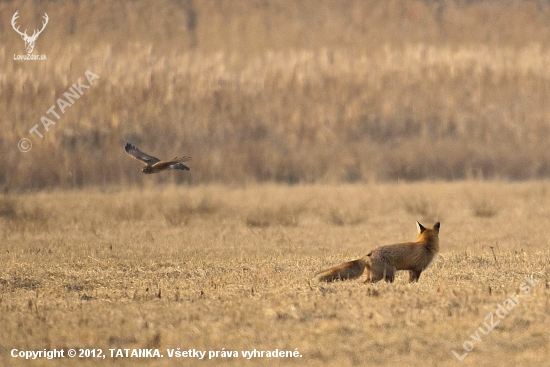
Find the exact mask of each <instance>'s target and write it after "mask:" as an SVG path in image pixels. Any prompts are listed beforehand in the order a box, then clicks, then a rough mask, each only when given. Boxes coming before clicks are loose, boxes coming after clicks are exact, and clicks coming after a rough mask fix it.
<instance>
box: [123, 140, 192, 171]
mask: <svg viewBox="0 0 550 367" xmlns="http://www.w3.org/2000/svg"><path fill="white" fill-rule="evenodd" d="M124 149H125V150H126V153H128V154H129V155H131V156H132V157H133V158H135V159H137V160H138V161H141V162H143V163H145V167H143V168H142V169H141V172H143V173H157V172H160V171H163V170H165V169H180V170H184V171H189V167H187V166H186V165H184V164H182V162H187V161H188V160H190V159H191V157H181V158H177V157H176V158H174V159H172V160H171V161H161V160H160V159H158V158H155V157H151V156H150V155H148V154H145V153H143V152H142V151H140V150H139V149H138V148H136V147H135V146H133V145H132V144H130V143H127V144H126V147H125V148H124Z"/></svg>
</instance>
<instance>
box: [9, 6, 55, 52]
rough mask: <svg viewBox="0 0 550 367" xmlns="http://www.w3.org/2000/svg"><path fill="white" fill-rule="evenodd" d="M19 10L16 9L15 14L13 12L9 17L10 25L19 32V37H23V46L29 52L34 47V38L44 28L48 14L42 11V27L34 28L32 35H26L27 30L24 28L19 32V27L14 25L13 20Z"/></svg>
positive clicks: (17, 16)
mask: <svg viewBox="0 0 550 367" xmlns="http://www.w3.org/2000/svg"><path fill="white" fill-rule="evenodd" d="M18 12H19V10H18V11H16V12H15V14H13V18H11V26H12V27H13V29H14V30H15V31H16V32H17V33H19V34H20V35H21V38H23V41H25V48H26V49H27V53H28V54H30V53H31V52H32V50H33V49H34V42H35V41H36V39H37V38H38V35H40V33H42V31H43V30H44V28H46V24H48V20H49V18H48V14H46V13H44V19H45V22H42V29H41V30H37V29H35V30H34V32H33V34H32V36H30V37H29V36H28V35H27V30H26V29H25V32H21V31H20V30H19V27H17V28H16V27H15V20H16V19H17V18H19V15H17V13H18Z"/></svg>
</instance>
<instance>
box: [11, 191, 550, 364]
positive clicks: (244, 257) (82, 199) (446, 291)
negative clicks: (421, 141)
mask: <svg viewBox="0 0 550 367" xmlns="http://www.w3.org/2000/svg"><path fill="white" fill-rule="evenodd" d="M549 190H550V187H549V184H548V183H547V182H530V183H517V184H502V183H481V182H468V183H464V182H459V183H443V184H442V183H417V184H383V185H350V184H348V185H337V186H327V185H312V186H301V185H295V186H282V185H260V186H255V185H254V186H250V187H246V188H228V187H227V186H198V187H192V188H185V187H181V186H178V187H175V186H168V187H163V188H160V189H158V190H150V189H147V190H142V191H141V190H137V189H134V190H131V191H128V190H118V189H117V190H110V191H108V192H101V191H98V190H91V189H88V190H85V191H68V192H67V191H65V192H59V193H36V194H25V195H19V196H9V197H6V196H4V197H2V198H1V200H0V224H1V225H2V228H4V229H5V230H3V231H2V233H1V237H0V263H1V264H2V269H1V271H0V325H2V333H0V362H1V364H2V365H3V366H28V365H30V364H31V362H29V361H25V360H21V359H13V358H11V357H9V353H10V352H11V349H12V348H18V349H20V350H24V349H41V348H52V349H53V348H57V349H61V348H78V347H81V348H85V347H90V348H102V349H103V350H104V351H105V352H107V351H108V348H159V349H160V350H161V352H162V353H163V354H164V355H165V358H164V359H162V360H150V359H141V360H140V359H116V360H113V359H111V358H107V359H106V360H103V359H101V360H94V359H91V360H79V361H78V362H76V361H74V360H68V359H65V360H56V361H55V363H51V364H48V363H45V361H37V362H36V361H35V362H33V364H32V365H72V366H74V365H117V366H135V365H155V366H158V365H160V366H169V365H175V364H178V365H179V364H182V365H228V366H240V365H254V366H258V365H262V366H279V365H284V366H286V365H292V366H304V365H307V366H352V365H356V366H365V365H369V366H370V365H391V366H404V365H407V366H453V365H454V366H459V365H464V366H470V365H476V366H495V365H498V366H542V365H545V364H547V361H548V358H549V357H550V351H549V349H548V348H549V347H548V346H549V345H550V344H549V337H548V325H549V324H550V316H549V315H550V300H549V296H550V289H549V284H548V283H549V277H548V275H549V274H548V271H549V268H548V264H549V262H550V252H549V250H548V245H549V242H548V236H547V232H546V231H545V228H546V227H547V224H548V220H549V218H550V191H549ZM436 218H437V220H441V232H440V238H441V250H442V253H441V255H440V256H439V258H438V259H437V260H436V261H435V262H434V264H433V265H432V266H431V267H430V268H429V269H428V270H427V271H425V272H424V273H423V274H422V276H421V278H420V282H419V283H416V284H411V285H409V284H408V283H407V277H406V274H402V273H398V274H399V275H398V277H397V279H396V281H395V283H393V284H386V283H383V282H380V283H377V284H375V285H369V284H363V283H361V282H360V281H349V282H338V283H334V284H325V285H320V286H319V285H315V284H311V285H310V284H309V281H310V279H311V278H312V276H313V275H314V274H315V273H316V272H317V271H319V270H321V269H323V268H326V267H329V266H332V265H335V264H339V263H341V262H342V261H345V260H349V259H353V258H357V257H359V256H362V255H364V254H365V253H366V252H367V251H369V250H370V249H371V248H373V247H375V246H378V245H381V244H389V243H395V242H399V241H409V240H413V239H415V237H416V227H415V220H421V221H422V223H423V224H425V225H432V224H433V223H434V222H435V220H436ZM491 247H492V249H491ZM531 274H533V275H534V277H535V279H538V280H539V283H538V284H537V285H536V286H535V287H534V288H533V289H532V290H531V292H530V293H529V294H527V295H526V296H525V297H523V298H520V303H519V304H518V305H517V306H516V307H515V308H514V309H512V310H511V311H510V312H509V315H507V316H506V317H505V318H504V319H502V320H501V321H500V324H499V325H498V326H497V327H496V328H495V330H493V331H492V332H491V333H490V334H489V335H486V336H485V335H483V334H482V333H481V332H478V334H480V335H481V337H482V340H481V341H480V342H475V343H474V345H475V347H474V350H473V351H472V352H471V353H470V354H469V355H468V356H467V357H466V358H465V359H464V361H462V362H459V361H458V360H457V359H456V357H455V356H454V355H453V354H452V353H451V350H453V349H454V350H456V351H457V352H459V354H463V353H464V351H463V349H462V344H463V343H464V341H466V340H472V338H471V337H470V335H473V334H474V333H475V331H476V329H477V328H478V327H480V326H482V327H483V322H489V321H487V320H485V319H484V318H485V316H486V315H487V314H488V313H489V312H493V313H494V312H496V310H497V307H498V304H502V303H503V302H504V300H505V299H506V298H508V297H510V295H511V294H512V293H513V292H518V293H519V287H520V285H521V284H522V283H524V282H525V280H524V277H525V276H529V275H531ZM497 319H498V318H497V317H496V316H495V321H496V320H497ZM485 329H486V328H485ZM178 347H181V349H182V350H187V349H193V348H196V349H200V350H221V349H222V348H225V350H226V351H227V350H231V351H233V350H236V351H239V353H240V351H242V350H252V349H254V348H256V349H258V350H274V349H276V348H278V349H280V350H281V349H282V350H292V351H294V350H295V348H298V350H299V352H300V354H301V355H302V358H300V359H280V360H273V359H265V358H264V359H255V360H251V361H250V362H249V363H246V360H245V359H244V358H232V359H229V360H227V359H222V358H218V359H214V360H211V361H210V362H206V363H205V362H204V361H203V362H199V361H196V360H192V361H189V360H183V361H180V360H174V359H168V358H167V357H166V348H178Z"/></svg>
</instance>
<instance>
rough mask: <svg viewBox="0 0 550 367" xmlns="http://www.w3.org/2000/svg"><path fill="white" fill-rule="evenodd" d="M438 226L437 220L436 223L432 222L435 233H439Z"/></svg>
mask: <svg viewBox="0 0 550 367" xmlns="http://www.w3.org/2000/svg"><path fill="white" fill-rule="evenodd" d="M439 226H440V224H439V222H437V223H436V224H434V230H435V231H436V232H437V233H439Z"/></svg>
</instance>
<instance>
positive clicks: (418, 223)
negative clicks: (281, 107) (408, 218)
mask: <svg viewBox="0 0 550 367" xmlns="http://www.w3.org/2000/svg"><path fill="white" fill-rule="evenodd" d="M416 228H418V234H420V233H422V232H424V231H425V230H426V228H424V226H423V225H422V224H420V222H416Z"/></svg>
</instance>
